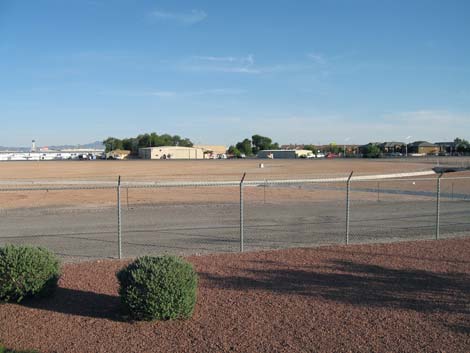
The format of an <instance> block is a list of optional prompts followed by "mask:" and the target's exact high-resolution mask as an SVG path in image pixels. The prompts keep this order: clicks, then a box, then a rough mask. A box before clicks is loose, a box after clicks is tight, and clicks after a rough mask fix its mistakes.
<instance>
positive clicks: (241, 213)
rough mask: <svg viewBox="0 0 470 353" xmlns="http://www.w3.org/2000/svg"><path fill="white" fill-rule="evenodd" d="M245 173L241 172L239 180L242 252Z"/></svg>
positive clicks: (241, 250) (241, 247)
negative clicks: (241, 175)
mask: <svg viewBox="0 0 470 353" xmlns="http://www.w3.org/2000/svg"><path fill="white" fill-rule="evenodd" d="M245 176H246V173H243V177H242V180H240V252H243V227H244V224H243V221H244V220H243V182H244V181H245Z"/></svg>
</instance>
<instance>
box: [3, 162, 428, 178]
mask: <svg viewBox="0 0 470 353" xmlns="http://www.w3.org/2000/svg"><path fill="white" fill-rule="evenodd" d="M423 162H424V160H423V161H414V160H412V161H409V162H408V161H403V160H365V159H346V160H343V159H336V160H326V159H324V160H288V159H284V160H260V159H248V160H195V161H186V160H182V161H177V160H174V161H161V160H157V161H141V160H130V161H50V162H32V161H30V162H3V163H0V180H1V181H6V180H10V181H19V182H20V181H30V180H36V181H37V180H97V181H115V180H116V179H117V177H118V176H119V175H120V176H121V177H122V179H123V180H150V181H175V180H191V181H198V180H199V181H212V180H239V179H240V178H241V176H242V175H243V173H244V172H246V173H247V180H260V179H261V180H262V179H299V178H315V177H321V176H328V177H331V176H345V175H348V174H349V173H350V172H351V171H354V173H355V174H356V175H367V174H379V173H399V172H409V171H423V170H430V169H431V168H432V167H433V165H431V164H428V163H423ZM260 163H263V164H264V168H259V164H260Z"/></svg>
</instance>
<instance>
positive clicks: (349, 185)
mask: <svg viewBox="0 0 470 353" xmlns="http://www.w3.org/2000/svg"><path fill="white" fill-rule="evenodd" d="M353 173H354V172H351V174H349V177H348V181H347V182H346V244H349V192H350V190H351V177H352V175H353Z"/></svg>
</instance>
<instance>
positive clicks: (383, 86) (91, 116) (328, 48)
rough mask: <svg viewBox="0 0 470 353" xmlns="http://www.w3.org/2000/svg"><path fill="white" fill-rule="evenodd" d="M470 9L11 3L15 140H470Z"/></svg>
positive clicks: (8, 140) (1, 66)
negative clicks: (154, 136)
mask: <svg viewBox="0 0 470 353" xmlns="http://www.w3.org/2000/svg"><path fill="white" fill-rule="evenodd" d="M469 38H470V1H466V0H461V1H453V0H441V1H432V0H423V1H418V0H406V1H400V0H390V1H387V0H370V1H366V0H354V1H353V0H329V1H326V0H325V1H316V0H305V1H295V0H290V1H288V0H285V1H284V0H270V1H268V0H266V1H265V0H259V1H256V0H251V1H245V0H237V1H225V0H213V1H177V0H173V1H139V0H115V1H105V0H31V1H26V0H0V123H1V124H0V145H3V146H23V145H29V143H30V141H31V139H33V138H35V139H36V140H37V141H38V144H39V145H53V144H65V143H68V144H78V143H87V142H90V141H95V140H103V139H104V138H106V137H108V136H116V137H126V136H135V135H137V134H139V133H144V132H151V131H155V132H157V133H171V134H179V135H181V136H184V137H189V138H191V139H192V140H193V141H195V142H197V143H205V144H206V143H207V144H212V143H213V144H226V145H229V144H232V143H234V142H236V141H239V140H241V139H242V138H244V137H249V136H251V135H253V134H255V133H258V134H262V135H267V136H270V137H272V138H273V139H274V140H275V141H278V142H280V143H294V142H297V143H315V144H317V143H329V142H336V143H340V144H342V143H344V141H348V143H365V142H368V141H382V140H398V141H404V140H405V139H406V137H408V136H412V137H411V138H410V139H411V140H421V139H426V140H430V141H438V140H439V141H441V140H451V139H453V138H454V137H456V136H460V137H464V138H470V40H469Z"/></svg>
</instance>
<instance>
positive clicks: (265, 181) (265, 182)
mask: <svg viewBox="0 0 470 353" xmlns="http://www.w3.org/2000/svg"><path fill="white" fill-rule="evenodd" d="M267 183H268V181H267V180H266V179H264V199H263V200H264V203H263V204H264V205H266V184H267Z"/></svg>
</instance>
